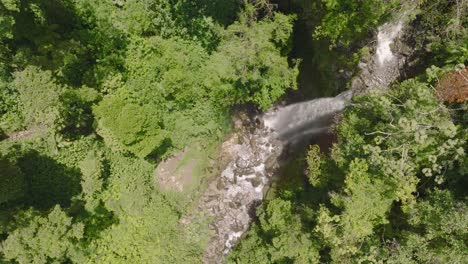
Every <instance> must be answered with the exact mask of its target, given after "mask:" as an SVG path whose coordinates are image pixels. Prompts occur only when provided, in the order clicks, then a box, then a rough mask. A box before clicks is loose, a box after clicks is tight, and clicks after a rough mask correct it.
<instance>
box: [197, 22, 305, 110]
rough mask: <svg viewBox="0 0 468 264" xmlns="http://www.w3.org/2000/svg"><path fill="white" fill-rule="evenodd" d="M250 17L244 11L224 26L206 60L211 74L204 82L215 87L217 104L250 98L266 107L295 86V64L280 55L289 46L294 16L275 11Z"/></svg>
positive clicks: (245, 100) (230, 103) (241, 101)
mask: <svg viewBox="0 0 468 264" xmlns="http://www.w3.org/2000/svg"><path fill="white" fill-rule="evenodd" d="M250 19H251V18H249V17H248V14H245V15H244V18H242V19H241V22H236V23H234V24H233V25H231V26H230V27H229V28H228V29H227V32H226V34H225V35H224V37H223V38H222V40H221V43H220V46H219V47H218V52H216V53H215V54H213V56H212V57H211V60H210V61H209V63H208V66H207V69H206V72H208V73H210V75H211V76H210V77H209V78H206V80H207V82H206V84H205V85H207V86H209V87H217V90H216V91H214V92H215V93H216V102H217V103H218V104H221V105H223V104H224V105H235V104H239V103H246V102H251V103H253V104H255V105H257V106H259V107H260V108H261V109H262V110H265V109H267V108H268V107H270V106H271V105H272V104H273V102H275V101H276V100H277V99H278V98H279V97H280V96H282V95H283V94H284V92H285V90H286V89H288V88H292V89H296V88H297V83H296V78H297V75H298V68H297V67H298V65H297V63H296V64H294V65H293V67H290V66H289V63H288V61H287V59H286V58H285V57H283V56H282V55H283V54H287V51H288V50H289V48H290V37H291V34H292V25H293V24H292V23H293V21H294V17H292V16H286V15H283V14H280V13H276V14H275V16H274V17H273V18H267V19H264V20H261V21H250Z"/></svg>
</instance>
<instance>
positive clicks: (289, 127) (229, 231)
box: [200, 91, 352, 263]
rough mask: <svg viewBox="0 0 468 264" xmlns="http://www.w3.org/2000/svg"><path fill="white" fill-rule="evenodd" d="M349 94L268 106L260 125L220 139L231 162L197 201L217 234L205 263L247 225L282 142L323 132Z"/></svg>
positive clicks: (219, 258)
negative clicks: (235, 140) (234, 138)
mask: <svg viewBox="0 0 468 264" xmlns="http://www.w3.org/2000/svg"><path fill="white" fill-rule="evenodd" d="M351 96H352V93H351V92H349V91H348V92H345V93H342V94H340V95H338V96H336V97H333V98H320V99H315V100H311V101H307V102H303V103H297V104H293V105H289V106H286V107H282V108H278V109H273V110H271V111H268V112H267V113H265V114H264V115H262V116H259V117H258V118H259V119H260V120H261V121H262V123H263V124H264V126H263V127H258V128H256V129H255V131H254V132H253V133H245V134H242V135H241V137H242V138H241V140H240V143H232V142H229V141H227V142H225V144H224V145H223V149H224V151H227V152H230V153H232V154H233V155H232V158H231V162H230V163H229V164H228V166H227V167H226V169H224V171H223V172H222V173H221V176H220V177H219V178H218V179H217V181H214V182H212V183H211V184H210V186H209V187H208V191H207V192H205V195H204V196H203V198H202V203H201V205H200V207H201V208H200V209H201V210H204V211H206V212H208V213H209V215H211V216H212V217H213V218H214V222H213V223H212V225H211V228H212V229H213V230H215V232H216V236H215V237H214V238H213V239H212V240H211V242H210V244H209V245H208V249H207V251H206V252H205V261H206V262H207V263H221V262H222V257H223V255H225V254H227V253H228V252H229V250H230V249H231V248H232V247H233V246H234V245H235V242H236V241H237V240H238V239H239V238H240V237H241V235H242V234H243V233H244V232H245V231H246V230H247V229H248V228H249V225H250V221H251V219H252V216H253V215H252V214H253V212H254V210H255V208H256V206H257V205H258V204H259V202H260V201H261V200H262V199H263V196H264V192H265V191H266V189H268V186H269V184H270V183H271V177H272V172H273V168H274V166H275V164H276V159H277V157H278V156H279V154H280V153H281V150H282V148H283V146H284V145H285V144H289V143H294V142H299V141H300V140H303V139H307V138H310V136H312V135H314V134H320V133H324V132H325V131H326V130H327V129H328V128H329V126H330V124H331V123H332V120H333V117H334V116H335V115H336V114H337V113H339V112H341V111H342V110H343V109H344V107H345V106H346V102H347V101H348V100H349V99H350V98H351Z"/></svg>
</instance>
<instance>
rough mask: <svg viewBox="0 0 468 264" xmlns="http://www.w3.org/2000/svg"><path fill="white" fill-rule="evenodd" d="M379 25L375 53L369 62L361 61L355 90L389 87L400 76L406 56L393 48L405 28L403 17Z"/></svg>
mask: <svg viewBox="0 0 468 264" xmlns="http://www.w3.org/2000/svg"><path fill="white" fill-rule="evenodd" d="M404 16H405V14H403V15H402V16H401V18H400V19H398V20H397V21H396V22H395V21H394V22H389V23H386V24H384V25H382V26H380V27H379V31H378V34H377V45H376V47H375V54H374V56H373V57H372V59H371V60H370V61H369V62H367V63H363V62H361V63H359V67H360V68H361V74H359V76H357V78H355V79H354V80H353V83H352V88H353V90H362V91H367V90H369V89H373V88H376V87H388V86H389V85H390V83H392V82H393V81H394V80H396V79H397V78H398V77H399V76H400V69H401V68H402V66H403V64H404V62H405V58H404V57H403V56H401V55H400V54H396V53H394V52H393V50H392V45H393V44H394V43H395V40H396V39H397V38H399V37H400V34H401V32H402V30H403V18H404Z"/></svg>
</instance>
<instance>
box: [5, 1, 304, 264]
mask: <svg viewBox="0 0 468 264" xmlns="http://www.w3.org/2000/svg"><path fill="white" fill-rule="evenodd" d="M258 8H261V7H254V6H253V5H251V4H249V3H248V2H245V3H240V2H239V1H234V0H233V1H204V0H199V1H185V0H181V1H172V0H162V1H161V0H145V1H113V0H109V1H107V0H106V1H88V0H84V1H75V0H53V1H50V0H2V1H0V132H1V133H0V134H1V135H0V140H1V142H0V150H1V152H0V191H1V195H0V210H1V211H0V262H2V263H4V262H5V263H10V262H11V263H128V262H132V263H162V262H171V263H200V262H201V258H202V253H203V247H204V243H205V241H206V240H207V238H208V237H209V233H208V229H207V228H205V227H201V228H199V226H202V225H203V224H202V222H203V221H204V220H203V219H204V218H203V217H201V218H200V219H197V220H196V221H194V222H193V226H188V227H187V229H183V228H182V227H181V226H180V225H179V220H180V219H181V217H182V215H183V214H184V213H186V211H188V210H190V204H189V202H190V200H191V199H190V198H189V197H192V196H194V197H195V196H196V193H191V192H194V191H190V190H198V188H196V187H191V189H190V190H188V191H186V192H185V193H183V194H172V193H170V192H168V191H162V190H161V189H160V188H159V186H158V185H159V184H158V182H155V179H154V175H153V174H154V167H155V163H156V162H157V161H160V160H162V159H163V158H165V157H167V156H168V155H170V154H171V153H173V152H174V151H177V150H181V149H184V148H186V147H193V146H195V145H199V148H208V147H209V148H211V149H212V148H213V147H212V145H214V142H217V141H218V140H219V139H220V138H221V137H222V136H223V135H224V134H225V132H226V131H228V129H229V124H230V116H229V113H230V111H231V109H232V107H234V106H236V105H239V104H244V103H252V105H254V106H256V107H258V108H262V109H265V108H267V107H269V106H271V105H272V104H273V103H274V102H276V100H277V99H278V98H279V97H280V96H282V95H283V94H284V93H285V90H286V89H288V88H293V89H294V88H296V82H295V80H296V76H297V73H298V72H297V68H296V64H295V63H292V62H289V61H288V58H287V53H288V50H289V49H290V44H291V42H290V37H291V34H292V28H293V22H294V17H293V16H287V15H284V14H281V13H276V12H275V13H269V14H268V15H264V14H263V13H264V12H263V11H261V10H260V9H258ZM246 47H250V48H246ZM200 153H202V152H200ZM203 155H207V153H203ZM192 199H194V198H192ZM194 230H196V231H194Z"/></svg>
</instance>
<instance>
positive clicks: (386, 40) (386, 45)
mask: <svg viewBox="0 0 468 264" xmlns="http://www.w3.org/2000/svg"><path fill="white" fill-rule="evenodd" d="M402 29H403V23H402V21H398V23H396V24H395V25H392V24H389V23H388V24H385V25H383V26H381V27H379V33H378V34H377V49H376V53H375V55H376V59H377V62H378V64H379V66H384V65H385V63H387V62H389V63H391V62H393V61H395V60H396V57H395V55H394V54H393V52H392V49H391V47H390V45H391V44H392V43H393V42H394V41H395V39H396V38H397V37H398V34H399V33H400V32H401V30H402Z"/></svg>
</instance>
